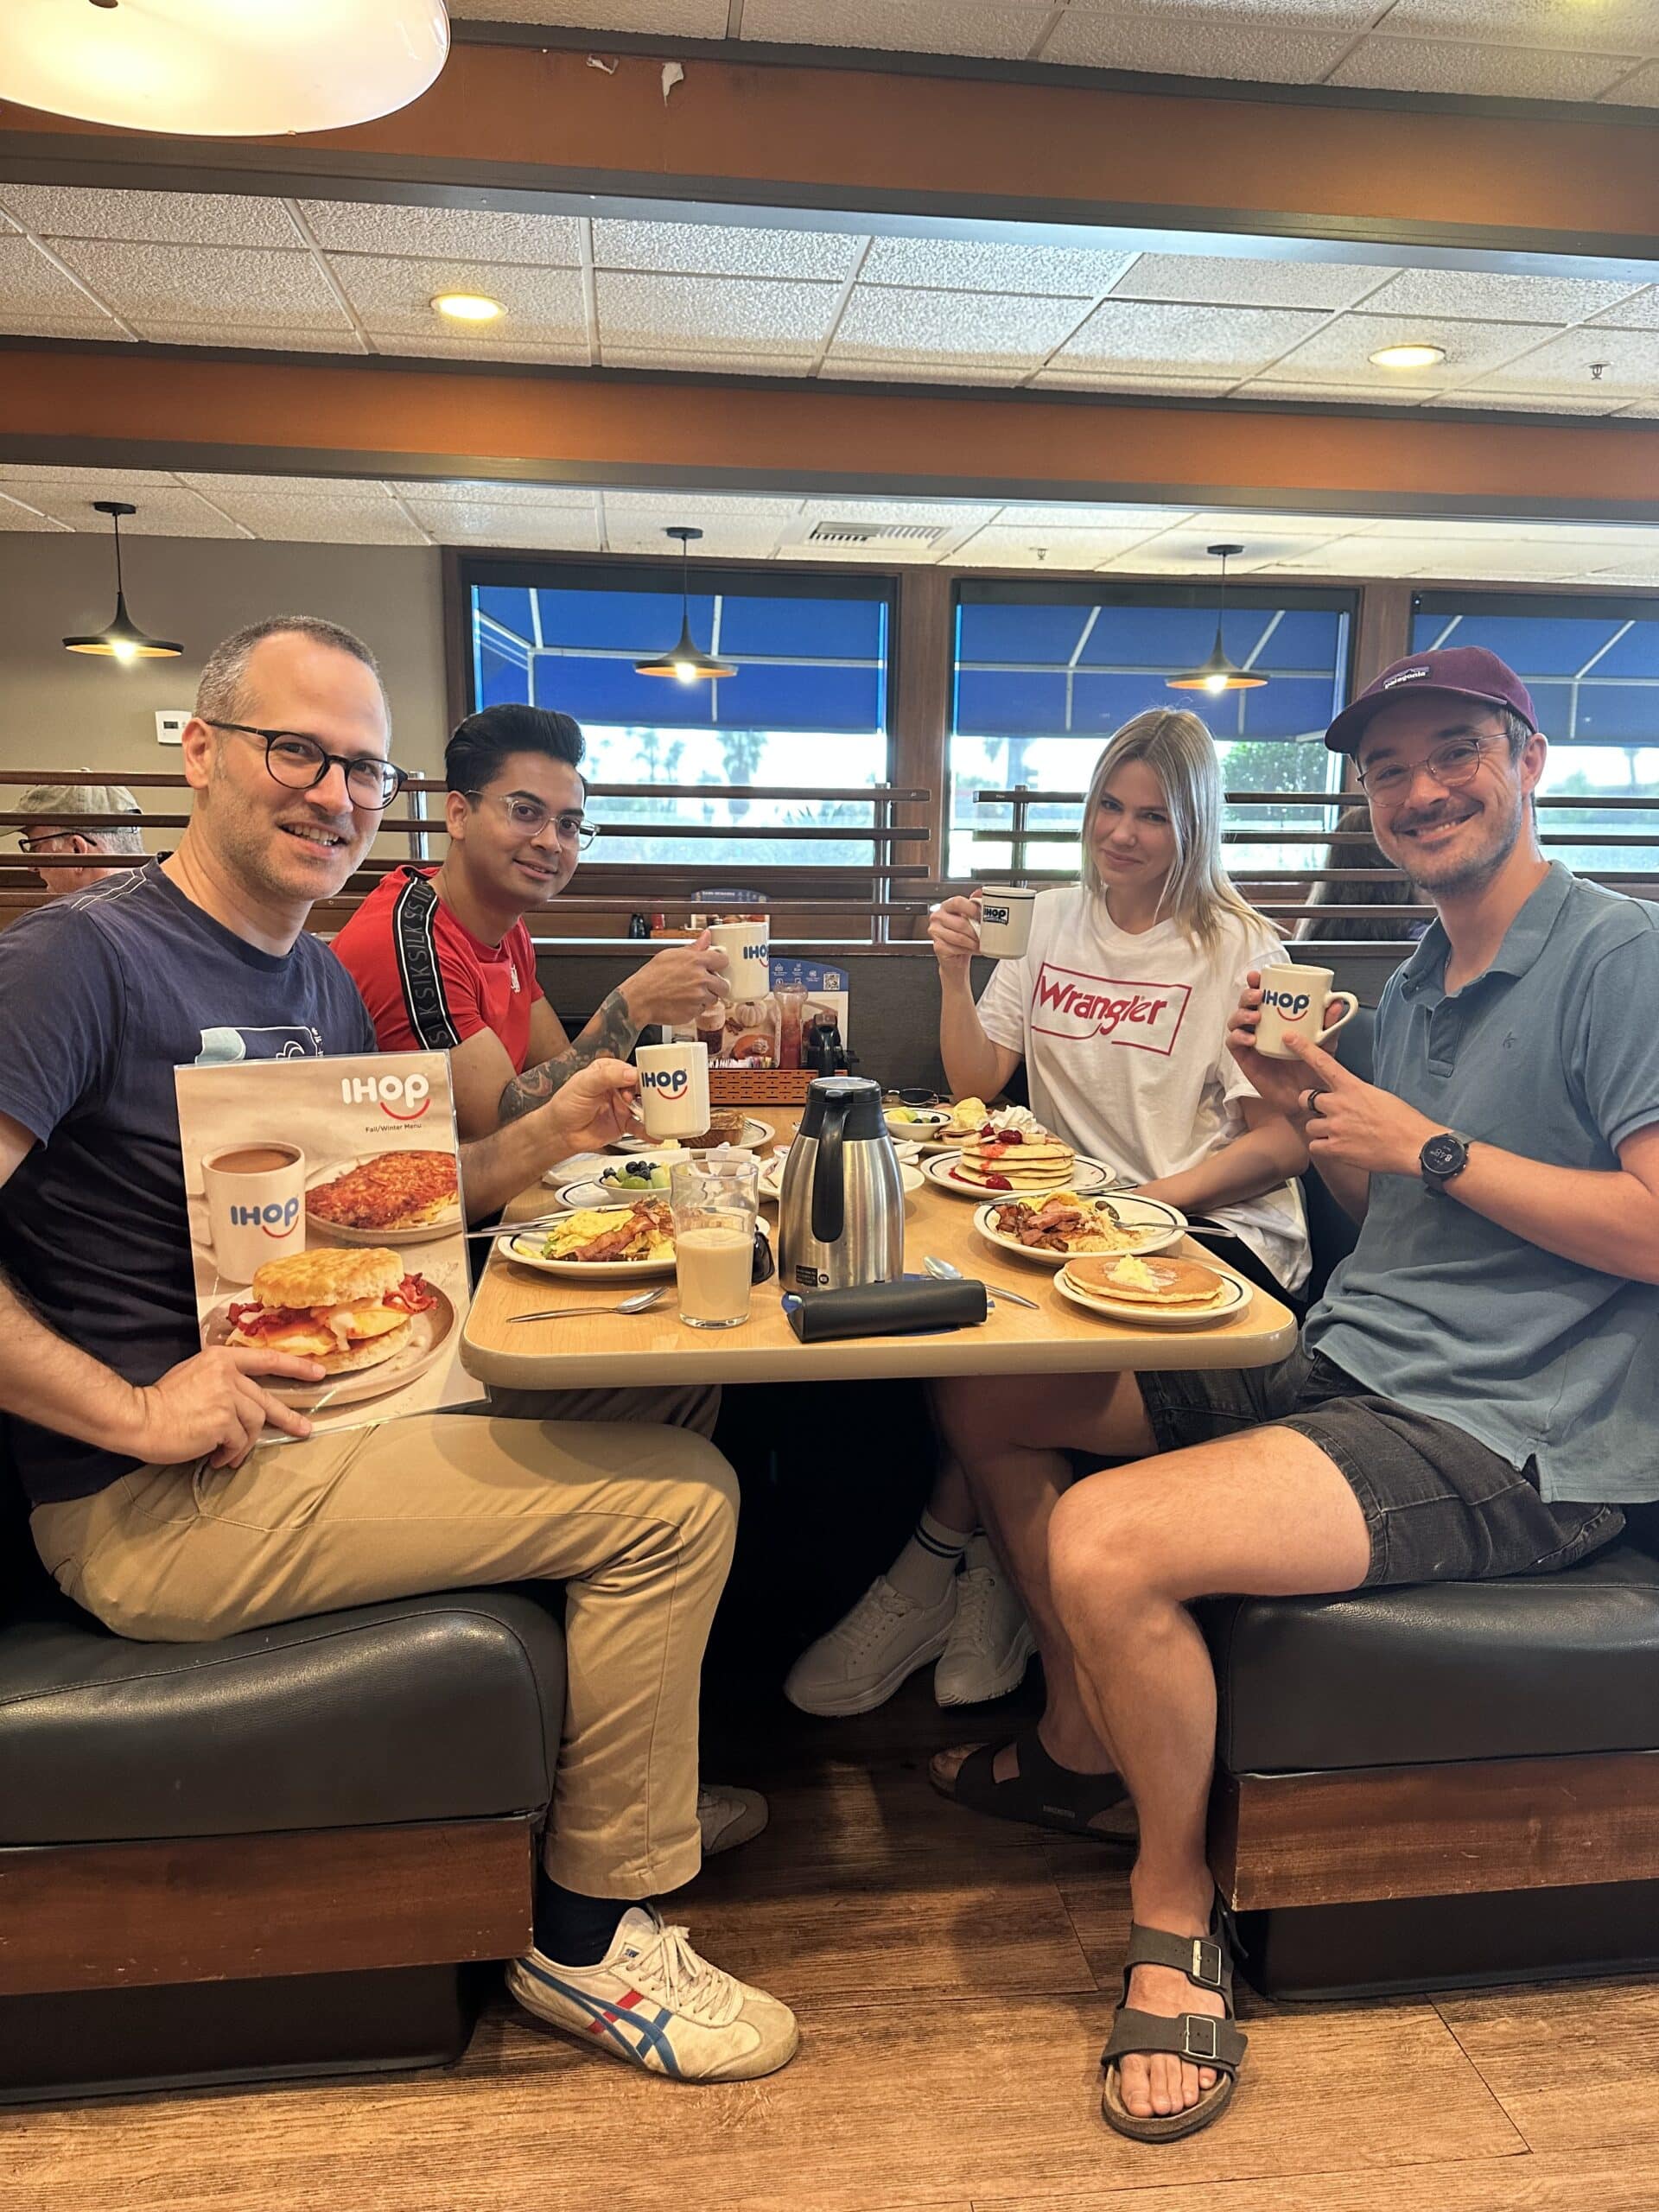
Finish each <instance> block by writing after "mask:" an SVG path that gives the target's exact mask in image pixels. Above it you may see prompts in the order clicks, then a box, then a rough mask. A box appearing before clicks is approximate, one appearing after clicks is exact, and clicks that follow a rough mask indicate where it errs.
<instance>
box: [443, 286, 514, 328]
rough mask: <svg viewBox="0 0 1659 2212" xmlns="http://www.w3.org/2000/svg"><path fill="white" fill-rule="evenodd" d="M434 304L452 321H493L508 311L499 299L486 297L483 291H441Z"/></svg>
mask: <svg viewBox="0 0 1659 2212" xmlns="http://www.w3.org/2000/svg"><path fill="white" fill-rule="evenodd" d="M432 304H433V306H434V307H435V308H436V309H437V311H438V313H439V314H440V315H448V317H449V320H450V321H452V322H493V321H495V318H496V317H497V315H505V313H506V309H505V308H504V307H503V306H502V304H501V302H500V301H499V300H488V299H486V298H485V296H484V295H483V294H482V293H481V292H440V293H439V294H438V296H437V297H436V299H435V300H434V301H433V302H432Z"/></svg>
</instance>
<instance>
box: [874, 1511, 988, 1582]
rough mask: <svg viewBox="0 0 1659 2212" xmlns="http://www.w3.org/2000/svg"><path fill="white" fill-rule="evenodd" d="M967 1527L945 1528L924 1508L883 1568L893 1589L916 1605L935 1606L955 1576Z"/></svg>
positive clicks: (966, 1546)
mask: <svg viewBox="0 0 1659 2212" xmlns="http://www.w3.org/2000/svg"><path fill="white" fill-rule="evenodd" d="M971 1535H973V1530H972V1529H947V1528H946V1527H945V1525H944V1522H943V1521H936V1520H935V1519H934V1518H933V1516H932V1515H931V1513H928V1512H926V1511H924V1513H923V1515H922V1517H921V1519H920V1520H919V1521H918V1522H917V1523H916V1530H915V1534H914V1535H912V1537H911V1539H910V1541H909V1542H908V1543H907V1544H906V1546H905V1548H904V1549H903V1551H901V1552H900V1553H899V1556H898V1558H897V1559H896V1560H894V1561H893V1565H892V1566H891V1567H889V1568H888V1569H887V1580H888V1581H889V1582H891V1583H892V1585H893V1588H894V1589H895V1590H898V1591H899V1592H902V1593H903V1595H904V1596H905V1597H906V1598H909V1599H912V1600H913V1601H914V1602H915V1603H916V1604H917V1605H942V1604H943V1603H944V1598H945V1594H946V1592H948V1591H949V1589H950V1584H951V1582H952V1580H953V1579H954V1578H955V1575H956V1572H957V1566H958V1565H959V1564H960V1562H961V1559H962V1555H963V1552H964V1551H965V1550H966V1549H967V1548H968V1540H969V1537H970V1536H971Z"/></svg>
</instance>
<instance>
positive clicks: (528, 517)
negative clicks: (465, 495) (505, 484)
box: [407, 498, 601, 553]
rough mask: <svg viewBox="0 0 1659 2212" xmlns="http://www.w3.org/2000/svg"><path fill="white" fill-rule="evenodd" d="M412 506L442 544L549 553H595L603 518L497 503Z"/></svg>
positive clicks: (420, 501)
mask: <svg viewBox="0 0 1659 2212" xmlns="http://www.w3.org/2000/svg"><path fill="white" fill-rule="evenodd" d="M407 504H408V507H409V511H410V514H412V515H413V516H414V518H415V519H416V522H417V523H419V524H420V525H421V527H422V529H423V530H424V531H426V532H427V534H428V536H429V537H432V538H434V539H435V541H436V542H437V543H439V544H440V545H531V546H539V547H543V548H544V549H545V550H548V551H550V552H560V553H597V552H599V551H600V550H601V546H600V537H599V517H598V515H597V513H596V512H594V510H593V509H591V508H589V509H588V511H587V512H585V513H583V512H581V511H579V510H578V509H576V508H574V507H522V506H514V505H503V504H501V503H500V502H499V501H491V502H486V501H479V500H468V499H413V498H411V499H410V500H409V501H408V502H407Z"/></svg>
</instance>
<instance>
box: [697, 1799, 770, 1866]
mask: <svg viewBox="0 0 1659 2212" xmlns="http://www.w3.org/2000/svg"><path fill="white" fill-rule="evenodd" d="M769 1818H770V1808H768V1806H767V1804H766V1799H765V1798H764V1797H763V1796H761V1795H760V1791H759V1790H758V1789H734V1787H733V1786H732V1785H731V1784H730V1783H719V1782H705V1783H701V1784H700V1785H699V1787H698V1789H697V1826H698V1827H700V1828H701V1829H702V1855H703V1857H704V1858H705V1859H712V1858H713V1857H714V1855H715V1853H716V1852H717V1851H735V1850H736V1848H737V1847H738V1845H739V1844H740V1843H748V1842H751V1841H752V1840H753V1838H754V1837H756V1836H758V1835H759V1834H760V1831H761V1829H762V1828H763V1827H765V1826H766V1821H767V1820H768V1819H769Z"/></svg>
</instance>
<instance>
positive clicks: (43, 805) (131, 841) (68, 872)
mask: <svg viewBox="0 0 1659 2212" xmlns="http://www.w3.org/2000/svg"><path fill="white" fill-rule="evenodd" d="M17 811H18V812H19V813H20V814H23V815H27V816H28V817H29V819H28V820H27V822H26V823H24V825H23V828H22V832H21V834H20V835H19V836H18V840H17V842H18V843H19V844H20V845H21V846H22V849H23V850H24V852H26V853H27V854H29V856H30V857H31V858H33V857H34V855H36V854H37V853H45V854H54V853H61V854H73V855H74V856H75V858H76V859H80V858H81V856H82V855H86V866H84V867H81V868H71V867H69V866H67V864H61V865H57V866H53V867H48V868H36V869H35V871H34V873H35V874H36V875H37V876H38V877H39V878H40V880H41V882H42V883H43V884H44V885H45V886H46V887H47V889H48V891H49V892H51V893H52V894H53V896H54V898H59V899H61V898H62V897H64V896H65V894H66V893H69V892H72V891H90V890H91V888H92V886H93V884H95V883H101V882H102V881H103V880H104V879H105V876H106V875H128V874H131V870H130V868H101V867H99V864H98V861H97V860H96V858H95V855H98V854H99V853H136V854H139V855H142V854H143V849H144V840H143V832H142V830H139V829H127V828H125V827H124V826H119V825H118V824H116V823H107V822H105V823H93V824H92V825H90V826H88V827H86V828H84V829H77V828H75V827H74V824H75V822H76V821H77V819H78V818H79V817H82V816H85V815H98V814H131V815H135V816H136V815H137V814H138V812H139V806H138V802H137V799H136V798H134V797H133V795H132V793H131V792H130V791H129V790H128V789H127V787H126V785H124V784H36V785H35V786H34V787H33V789H32V790H29V791H25V792H24V793H23V796H22V799H21V800H20V801H19V803H18V807H17Z"/></svg>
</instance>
